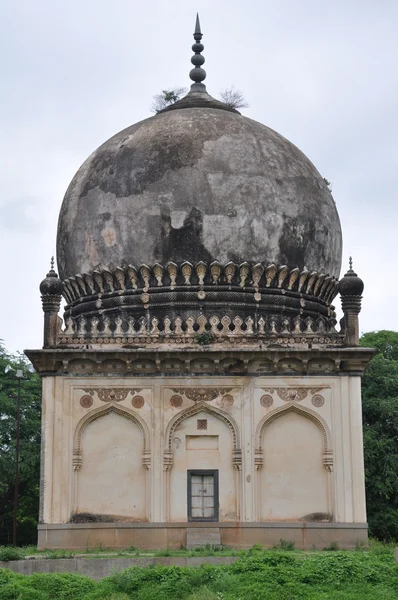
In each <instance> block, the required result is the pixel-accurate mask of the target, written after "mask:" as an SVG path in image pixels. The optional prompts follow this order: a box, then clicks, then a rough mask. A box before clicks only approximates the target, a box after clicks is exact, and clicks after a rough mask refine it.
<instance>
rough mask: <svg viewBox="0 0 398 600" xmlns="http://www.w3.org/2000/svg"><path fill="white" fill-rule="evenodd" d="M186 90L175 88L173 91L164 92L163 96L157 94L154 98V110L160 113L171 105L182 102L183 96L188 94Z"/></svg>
mask: <svg viewBox="0 0 398 600" xmlns="http://www.w3.org/2000/svg"><path fill="white" fill-rule="evenodd" d="M186 91H187V89H186V88H174V89H171V90H162V93H161V94H156V96H154V97H153V103H152V110H153V112H156V113H158V112H159V111H161V110H163V109H164V108H167V107H168V106H170V105H171V104H174V103H175V102H177V100H180V98H181V96H183V95H184V94H185V93H186Z"/></svg>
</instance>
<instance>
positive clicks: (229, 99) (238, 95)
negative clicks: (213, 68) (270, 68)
mask: <svg viewBox="0 0 398 600" xmlns="http://www.w3.org/2000/svg"><path fill="white" fill-rule="evenodd" d="M220 97H221V101H222V102H224V104H226V105H227V106H229V107H231V108H235V109H236V110H237V109H238V108H247V107H248V106H249V105H248V103H247V102H246V100H245V98H244V96H243V94H242V92H241V91H240V90H235V88H234V86H233V85H232V86H231V87H230V88H226V89H225V90H221V92H220Z"/></svg>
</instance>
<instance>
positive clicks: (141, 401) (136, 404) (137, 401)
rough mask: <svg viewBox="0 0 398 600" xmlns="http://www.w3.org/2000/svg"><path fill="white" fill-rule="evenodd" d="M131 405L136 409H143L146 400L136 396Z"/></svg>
mask: <svg viewBox="0 0 398 600" xmlns="http://www.w3.org/2000/svg"><path fill="white" fill-rule="evenodd" d="M131 404H132V406H133V407H134V408H142V407H143V406H144V404H145V400H144V398H143V397H142V396H134V397H133V398H132V400H131Z"/></svg>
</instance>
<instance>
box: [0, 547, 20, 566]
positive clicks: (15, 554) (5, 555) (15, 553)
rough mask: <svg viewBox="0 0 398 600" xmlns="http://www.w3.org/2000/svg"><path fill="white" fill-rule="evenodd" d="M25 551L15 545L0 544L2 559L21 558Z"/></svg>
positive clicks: (0, 556) (0, 557)
mask: <svg viewBox="0 0 398 600" xmlns="http://www.w3.org/2000/svg"><path fill="white" fill-rule="evenodd" d="M21 558H23V552H22V550H20V548H14V547H13V546H0V560H3V561H5V562H9V561H10V560H21Z"/></svg>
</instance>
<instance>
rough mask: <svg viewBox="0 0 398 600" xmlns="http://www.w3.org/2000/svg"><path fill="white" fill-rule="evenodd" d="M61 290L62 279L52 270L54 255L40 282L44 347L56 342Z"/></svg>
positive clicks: (53, 344) (54, 344)
mask: <svg viewBox="0 0 398 600" xmlns="http://www.w3.org/2000/svg"><path fill="white" fill-rule="evenodd" d="M62 290H63V286H62V281H61V280H60V279H59V277H58V275H57V273H56V272H55V271H54V257H52V258H51V266H50V270H49V272H48V273H47V275H46V277H45V279H43V281H42V282H41V284H40V293H41V301H42V306H43V312H44V340H43V347H44V348H51V347H54V346H56V344H57V326H58V312H59V309H60V307H61V297H62Z"/></svg>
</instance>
